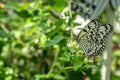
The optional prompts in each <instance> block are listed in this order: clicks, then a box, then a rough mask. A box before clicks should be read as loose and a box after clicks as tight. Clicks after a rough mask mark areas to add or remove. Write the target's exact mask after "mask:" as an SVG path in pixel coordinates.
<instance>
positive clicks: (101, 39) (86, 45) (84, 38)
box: [77, 19, 113, 56]
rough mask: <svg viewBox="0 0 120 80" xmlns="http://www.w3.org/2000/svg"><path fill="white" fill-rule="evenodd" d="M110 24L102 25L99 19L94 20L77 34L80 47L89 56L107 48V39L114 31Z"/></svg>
mask: <svg viewBox="0 0 120 80" xmlns="http://www.w3.org/2000/svg"><path fill="white" fill-rule="evenodd" d="M112 30H113V27H112V26H111V25H110V24H107V25H103V26H100V25H99V21H98V20H96V19H95V20H92V21H91V22H90V23H88V24H87V26H86V27H84V28H83V29H82V30H81V32H80V33H79V34H78V36H77V42H78V43H79V46H80V48H81V49H82V50H83V51H84V53H85V54H87V55H88V56H93V55H98V54H99V53H101V52H102V51H103V50H104V48H105V39H106V37H107V36H108V35H109V34H110V33H111V32H112Z"/></svg>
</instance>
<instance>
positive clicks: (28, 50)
mask: <svg viewBox="0 0 120 80" xmlns="http://www.w3.org/2000/svg"><path fill="white" fill-rule="evenodd" d="M2 2H3V3H0V79H1V80H49V79H50V80H53V79H54V80H66V79H68V80H73V79H75V80H78V79H80V80H82V79H84V76H89V77H90V78H91V79H92V80H94V79H95V80H97V79H98V78H100V74H99V72H100V64H99V62H96V63H93V61H94V60H93V59H92V58H89V57H87V56H85V55H84V54H83V52H81V51H80V49H78V50H77V49H76V52H74V53H71V48H68V46H67V41H69V40H70V30H69V29H70V28H71V26H73V25H76V24H74V23H73V18H74V17H75V15H76V14H73V18H72V19H71V18H70V20H69V21H68V23H66V21H65V20H64V19H62V18H61V16H60V13H61V11H62V10H63V9H64V8H65V7H66V6H67V1H66V0H35V1H28V0H26V1H24V0H23V1H16V0H10V1H6V0H3V1H2ZM1 6H2V7H1ZM103 7H104V6H103ZM102 9H103V8H102ZM99 12H100V11H99ZM95 14H97V13H95ZM67 15H68V16H70V15H69V13H67ZM113 40H114V41H115V42H117V43H118V44H119V36H115V37H113ZM115 54H116V55H117V56H119V51H118V52H115ZM113 67H114V66H113Z"/></svg>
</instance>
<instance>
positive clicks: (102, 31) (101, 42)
mask: <svg viewBox="0 0 120 80" xmlns="http://www.w3.org/2000/svg"><path fill="white" fill-rule="evenodd" d="M112 31H113V27H112V25H110V24H106V25H103V26H100V27H99V30H98V33H96V42H95V43H96V49H95V53H93V55H98V54H99V53H101V52H102V51H103V50H104V48H105V40H106V38H107V36H108V35H109V34H110V33H112Z"/></svg>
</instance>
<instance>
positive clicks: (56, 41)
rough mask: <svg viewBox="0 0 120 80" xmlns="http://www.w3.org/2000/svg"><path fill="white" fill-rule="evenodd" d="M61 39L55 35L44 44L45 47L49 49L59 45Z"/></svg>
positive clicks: (61, 37) (60, 36)
mask: <svg viewBox="0 0 120 80" xmlns="http://www.w3.org/2000/svg"><path fill="white" fill-rule="evenodd" d="M62 39H63V36H62V35H57V36H55V37H54V38H53V39H52V40H50V41H48V42H47V43H46V45H45V47H49V46H52V45H55V44H57V43H59V42H60V41H61V40H62Z"/></svg>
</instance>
